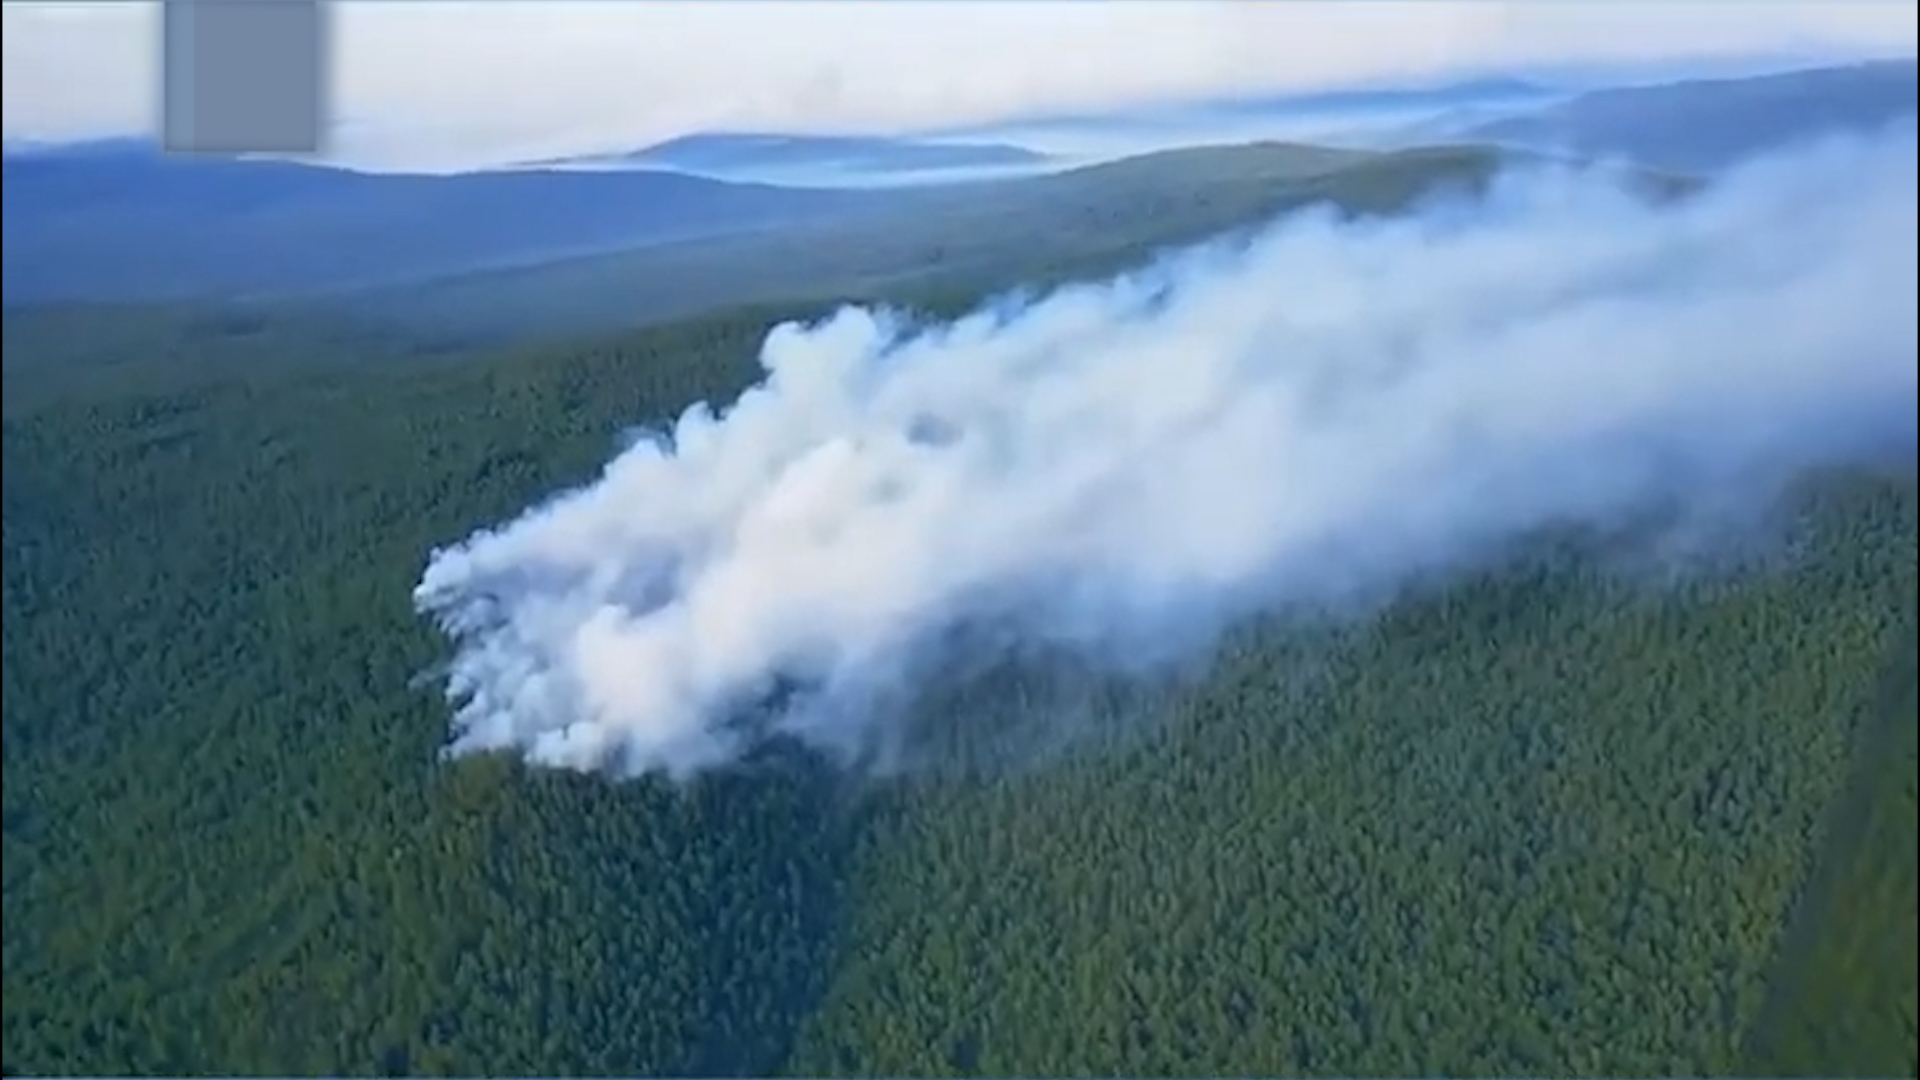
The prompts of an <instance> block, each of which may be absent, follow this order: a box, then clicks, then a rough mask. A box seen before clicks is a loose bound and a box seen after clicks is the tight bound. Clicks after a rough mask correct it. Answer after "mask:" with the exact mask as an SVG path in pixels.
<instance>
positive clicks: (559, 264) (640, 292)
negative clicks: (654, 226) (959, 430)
mask: <svg viewBox="0 0 1920 1080" xmlns="http://www.w3.org/2000/svg"><path fill="white" fill-rule="evenodd" d="M1505 160H1507V158H1505V157H1503V155H1501V154H1499V153H1496V152H1494V151H1490V150H1487V149H1484V148H1476V147H1438V148H1431V149H1421V150H1409V151H1402V152H1398V153H1390V154H1375V153H1370V152H1365V151H1353V150H1337V149H1329V148H1325V147H1313V146H1297V145H1290V144H1252V145H1247V146H1237V147H1202V148H1198V149H1192V150H1173V151H1165V152H1162V153H1157V154H1147V155H1142V156H1140V157H1136V158H1129V159H1126V160H1123V161H1118V162H1113V163H1110V164H1106V165H1094V166H1087V167H1084V168H1081V169H1076V170H1071V171H1068V172H1065V173H1058V174H1053V175H1048V176H1040V177H1031V178H1023V179H1014V180H1003V181H992V182H983V183H977V184H964V185H950V186H942V187H938V188H930V189H922V190H914V191H901V192H894V193H889V194H887V195H886V196H884V197H878V196H877V197H876V198H875V201H874V202H873V203H872V204H871V205H870V206H869V207H867V208H866V209H865V211H864V212H861V213H855V214H848V215H844V216H836V217H832V218H828V219H824V220H818V221H812V222H806V223H796V224H794V225H792V226H789V227H787V228H783V229H779V230H769V231H765V232H760V233H752V234H744V233H743V234H737V235H733V236H727V237H713V238H706V239H697V240H690V241H686V242H682V243H674V244H663V245H659V246H655V247H651V248H646V249H641V250H634V251H624V252H615V253H609V254H606V255H598V256H586V257H581V258H576V259H566V260H556V261H553V262H548V263H543V264H540V265H535V266H526V267H516V268H509V269H503V270H499V271H491V272H480V273H474V274H465V275H458V276H449V277H444V278H439V279H436V280H431V281H423V282H418V283H409V284H403V285H398V286H393V287H383V288H372V289H359V290H352V291H350V292H343V293H339V294H336V295H333V296H330V297H327V298H325V299H324V300H320V301H317V303H316V306H317V307H319V308H321V309H324V310H332V311H336V312H340V313H346V314H351V315H352V316H354V317H357V318H365V319H371V320H373V321H376V322H379V323H383V324H386V325H389V326H393V327H397V328H403V329H406V330H408V331H410V332H415V333H434V332H437V333H441V334H445V335H450V336H453V337H456V338H481V339H493V338H499V337H514V336H527V335H533V336H539V335H541V334H553V333H567V332H593V331H600V330H608V329H615V328H619V327H623V326H637V325H640V324H643V323H646V322H651V321H657V320H660V319H665V318H673V317H679V316H684V315H688V314H692V313H695V312H700V311H705V310H711V309H714V308H717V307H721V306H728V305H735V304H741V303H755V304H758V303H779V302H788V301H801V300H811V299H815V298H820V297H829V296H834V297H847V298H861V297H870V296H877V295H881V294H882V293H887V292H897V291H899V290H901V289H912V290H915V291H917V292H920V293H928V292H938V291H941V290H947V291H956V292H959V293H969V292H971V291H972V290H973V289H975V288H976V287H978V286H979V285H980V284H981V283H982V282H983V281H988V280H1006V279H1007V277H1008V270H1009V268H1010V267H1019V268H1020V269H1021V275H1020V276H1021V279H1022V280H1026V281H1029V282H1032V283H1036V284H1042V283H1045V282H1050V281H1060V280H1064V279H1067V278H1072V277H1080V276H1086V275H1090V274H1098V273H1106V272H1113V271H1117V270H1121V269H1125V268H1128V267H1131V266H1134V265H1138V264H1140V263H1142V262H1144V261H1145V260H1147V259H1149V258H1150V257H1151V255H1152V253H1153V252H1155V251H1157V250H1159V249H1160V248H1162V247H1165V246H1167V245H1172V244H1186V243H1194V242H1198V241H1201V240H1204V239H1207V238H1209V237H1215V236H1219V235H1221V234H1223V233H1227V232H1231V231H1233V230H1237V229H1244V228H1249V227H1253V226H1257V225H1260V224H1263V223H1265V222H1267V221H1269V220H1270V219H1272V218H1273V217H1274V216H1276V215H1279V214H1283V213H1286V212H1289V211H1293V210H1299V209H1302V208H1305V207H1308V206H1315V205H1325V206H1331V207H1337V208H1340V209H1342V210H1345V211H1348V212H1355V213H1364V212H1382V211H1389V210H1393V209H1396V208H1398V207H1402V206H1405V205H1407V204H1408V203H1409V202H1412V201H1414V200H1417V199H1420V198H1423V197H1427V196H1437V195H1439V194H1441V193H1444V192H1446V191H1449V190H1467V189H1471V188H1473V187H1475V186H1477V185H1479V184H1482V183H1484V182H1485V181H1486V180H1487V179H1488V178H1489V177H1491V176H1492V175H1493V174H1494V173H1495V171H1497V170H1498V168H1499V167H1500V166H1501V164H1502V162H1503V161H1505Z"/></svg>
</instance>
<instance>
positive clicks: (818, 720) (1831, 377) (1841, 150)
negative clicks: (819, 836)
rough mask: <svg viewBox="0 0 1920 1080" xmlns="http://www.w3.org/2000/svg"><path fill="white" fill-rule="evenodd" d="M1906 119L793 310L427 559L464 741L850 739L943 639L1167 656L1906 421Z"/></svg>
mask: <svg viewBox="0 0 1920 1080" xmlns="http://www.w3.org/2000/svg"><path fill="white" fill-rule="evenodd" d="M1915 151H1916V147H1915V142H1914V138H1913V135H1912V133H1911V130H1910V129H1903V130H1901V131H1899V132H1896V133H1894V134H1891V135H1888V136H1885V137H1881V138H1876V139H1872V140H1854V141H1845V142H1832V143H1826V144H1822V145H1820V146H1818V147H1813V148H1810V149H1807V150H1804V151H1802V152H1799V153H1795V154H1792V155H1790V156H1786V157H1779V158H1775V159H1773V160H1769V161H1764V162H1758V163H1755V164H1753V165H1752V166H1750V167H1747V168H1745V169H1743V170H1740V171H1738V172H1737V173H1734V174H1732V175H1729V176H1727V177H1726V178H1724V179H1722V180H1719V181H1716V182H1715V184H1714V185H1713V186H1712V187H1711V188H1710V189H1708V190H1706V191H1704V192H1701V193H1696V194H1695V195H1693V196H1690V197H1687V198H1684V199H1679V200H1674V199H1666V200H1658V199H1651V198H1649V197H1646V196H1645V195H1644V194H1643V193H1637V192H1636V191H1635V190H1633V189H1632V188H1631V187H1630V186H1629V185H1625V184H1623V183H1621V182H1620V178H1619V177H1618V176H1617V175H1614V174H1610V173H1607V172H1605V171H1597V170H1580V169H1566V168H1555V169H1530V170H1525V171H1522V172H1517V173H1514V174H1512V175H1509V176H1507V177H1506V178H1505V179H1503V180H1502V181H1501V182H1500V183H1499V184H1497V185H1495V187H1494V188H1493V190H1491V191H1490V192H1488V193H1485V194H1483V195H1482V196H1480V197H1478V198H1475V199H1472V200H1459V201H1453V202H1441V203H1435V204H1433V205H1431V206H1430V207H1428V208H1427V209H1425V210H1424V211H1422V212H1419V213H1415V214H1410V215H1405V216H1402V217H1399V218H1396V219H1390V220H1358V221H1356V220H1343V219H1340V218H1338V217H1336V216H1334V215H1332V214H1322V213H1316V212H1308V213H1304V214H1297V215H1294V216H1291V217H1288V218H1286V219H1284V220H1283V221H1281V222H1279V223H1278V224H1276V225H1275V226H1273V227H1272V228H1271V229H1269V230H1268V231H1266V232H1265V233H1264V234H1263V235H1261V236H1260V237H1258V238H1257V239H1256V240H1254V241H1253V242H1252V243H1250V244H1249V243H1241V244H1236V245H1233V246H1231V247H1228V246H1216V247H1211V248H1204V249H1200V250H1195V251H1191V252H1185V253H1182V254H1179V255H1178V256H1175V257H1172V258H1170V259H1168V260H1165V261H1163V262H1162V263H1160V264H1159V265H1157V266H1155V267H1154V268H1152V269H1151V270H1148V271H1144V272H1141V273H1138V274H1134V275H1131V276H1128V277H1125V278H1122V279H1120V280H1116V281H1112V282H1108V283H1104V284H1100V285H1093V286H1082V287H1072V288H1067V289H1064V290H1061V291H1058V292H1055V293H1053V294H1050V295H1047V296H1045V297H1042V298H1039V299H1036V300H1031V301H1026V302H1017V303H1016V302H1012V301H1007V302H1001V303H997V304H990V305H988V306H987V307H986V308H985V309H983V310H981V311H980V312H978V313H977V314H974V315H972V316H969V317H967V318H964V319H961V320H959V321H958V322H955V323H952V324H950V325H944V326H937V327H924V326H915V325H914V324H912V323H911V321H909V320H907V319H905V318H902V317H899V316H896V315H894V314H891V313H889V312H887V311H878V310H869V309H863V308H849V309H845V310H842V311H840V312H839V313H837V314H835V315H833V316H832V317H831V318H828V319H826V320H825V321H823V322H820V323H817V324H814V325H783V326H779V327H777V328H775V329H774V330H772V331H771V332H770V333H769V334H768V335H767V338H766V341H765V345H764V348H763V350H762V354H761V360H762V363H763V365H764V367H765V377H764V379H763V380H762V381H761V382H760V383H759V384H758V385H756V386H754V387H753V388H751V389H749V390H747V391H746V392H745V393H743V394H741V395H740V397H739V398H738V399H737V400H735V401H733V402H732V403H731V404H728V405H725V406H721V407H715V406H710V405H707V404H696V405H694V406H692V407H691V408H689V409H687V411H686V412H685V414H684V415H682V416H681V417H680V418H679V419H678V420H677V421H676V422H674V423H673V424H672V425H671V426H670V428H669V429H667V430H664V431H662V432H661V433H660V434H659V435H658V437H657V438H652V439H648V440H644V441H640V442H638V443H636V444H635V445H633V446H631V447H630V448H629V449H627V450H626V451H625V452H624V453H622V454H620V455H619V456H618V457H617V458H616V459H615V460H613V461H612V462H611V463H610V464H609V465H608V466H607V467H606V469H605V472H604V474H603V475H601V476H600V477H599V479H598V480H596V481H595V482H593V483H591V484H589V485H587V486H585V487H583V488H581V489H579V490H576V491H572V492H569V493H566V494H563V495H561V496H559V497H558V498H555V499H553V500H552V501H550V502H546V503H544V504H542V505H539V506H536V507H534V508H532V509H530V510H528V511H527V512H526V513H525V514H524V515H522V516H521V517H519V518H518V519H516V520H513V521H511V522H508V523H506V524H504V525H502V526H500V527H498V528H496V529H492V530H488V531H484V532H481V533H479V534H477V535H475V536H473V537H471V538H470V539H468V540H467V541H465V542H464V543H461V544H458V545H456V546H453V547H450V548H447V549H444V550H441V551H438V552H436V553H435V554H434V556H433V558H432V560H431V562H430V564H429V565H428V567H427V569H426V572H425V575H424V577H423V579H422V581H421V582H420V585H419V587H418V589H417V591H416V602H417V604H418V606H419V608H420V609H421V610H422V611H423V612H424V613H427V614H429V615H431V616H432V617H434V618H435V619H436V620H437V621H438V623H439V624H440V626H441V627H442V628H443V629H444V631H445V632H446V634H447V635H449V637H450V638H451V640H452V642H453V644H454V646H455V653H454V655H453V658H452V660H451V663H450V665H449V668H448V674H447V690H448V693H449V695H450V696H451V698H452V699H453V701H454V703H455V706H456V713H455V718H454V722H453V726H454V736H453V742H452V746H451V750H452V752H455V753H460V752H467V751H479V750H501V749H506V750H513V751H517V752H519V753H521V754H522V755H524V756H525V757H526V758H527V759H529V760H531V761H533V762H536V763H539V764H545V765H554V766H563V767H573V768H582V769H601V768H604V769H609V770H612V771H615V772H619V773H623V774H634V773H640V772H647V771H654V770H661V771H665V772H669V773H672V774H675V775H686V774H690V773H693V772H697V771H699V770H701V769H704V768H708V767H712V766H716V765H721V764H724V763H727V762H729V761H731V760H734V759H736V758H738V757H739V756H740V755H742V754H744V753H746V752H748V751H750V750H751V749H752V748H753V746H754V745H755V744H756V743H757V742H758V741H760V740H764V739H766V738H768V737H769V736H771V735H773V734H775V733H778V734H782V735H785V736H789V737H792V738H797V739H800V740H803V741H805V742H808V743H811V744H812V745H814V746H816V747H819V748H822V749H825V750H828V751H833V752H843V753H859V752H863V751H865V750H870V749H871V747H873V746H874V745H877V744H883V743H885V742H886V740H887V738H888V732H889V725H892V724H897V723H898V722H899V721H898V715H899V709H898V706H899V704H900V703H901V702H902V701H904V700H906V699H907V698H908V697H910V696H911V692H912V689H913V686H914V684H915V681H916V678H917V677H918V676H919V675H921V674H924V673H925V671H926V670H927V669H928V666H929V665H938V664H940V663H941V659H940V658H941V657H942V656H944V655H949V654H950V653H951V651H952V650H955V649H970V650H979V649H981V648H989V647H990V648H994V649H1009V650H1018V649H1034V650H1051V651H1053V652H1056V653H1059V654H1062V655H1071V656H1073V657H1076V658H1078V659H1079V660H1080V661H1083V662H1086V663H1089V664H1091V665H1093V666H1095V667H1096V668H1102V669H1104V670H1112V669H1113V666H1114V665H1122V666H1124V665H1127V664H1132V663H1154V662H1158V661H1161V660H1166V659H1175V658H1179V657H1180V656H1181V655H1182V654H1186V655H1191V653H1192V651H1193V650H1195V649H1199V648H1204V645H1205V642H1206V641H1207V640H1208V636H1209V635H1210V634H1212V633H1215V632H1218V631H1219V630H1221V629H1222V628H1223V627H1226V626H1227V625H1229V624H1230V623H1231V622H1232V621H1233V620H1235V619H1238V618H1241V617H1243V616H1246V615H1248V614H1250V613H1253V612H1255V611H1257V610H1262V609H1272V608H1275V607H1283V608H1284V607H1286V606H1288V605H1308V604H1311V605H1325V604H1329V603H1332V604H1339V603H1342V602H1345V601H1346V600H1347V599H1348V598H1353V597H1359V596H1364V595H1367V594H1369V593H1371V592H1376V591H1378V590H1380V589H1383V588H1391V587H1392V586H1393V585H1394V584H1395V583H1398V582H1404V581H1407V580H1409V579H1410V578H1411V577H1413V576H1415V575H1423V574H1427V573H1431V572H1434V571H1436V570H1440V571H1443V570H1446V569H1447V568H1449V567H1454V566H1458V565H1460V564H1462V563H1463V562H1466V561H1471V560H1474V559H1476V558H1478V557H1482V556H1485V555H1487V554H1488V553H1490V552H1492V551H1494V550H1495V549H1496V548H1498V547H1499V546H1500V545H1502V544H1503V543H1506V542H1510V541H1512V540H1513V539H1514V538H1516V537H1519V536H1522V535H1525V534H1527V533H1528V532H1529V531H1530V530H1537V529H1541V528H1545V527H1550V526H1555V525H1559V524H1564V523H1576V524H1578V523H1589V524H1599V525H1604V524H1607V523H1609V522H1613V521H1618V520H1622V519H1624V518H1626V517H1627V516H1630V515H1632V514H1634V513H1636V512H1638V511H1640V510H1642V509H1645V508H1647V507H1649V506H1652V505H1655V504H1658V503H1660V502H1662V501H1663V500H1664V501H1669V502H1675V501H1677V502H1678V503H1681V504H1685V503H1687V502H1689V501H1693V500H1705V499H1708V498H1712V499H1717V500H1720V501H1725V500H1726V499H1727V498H1728V497H1729V494H1730V493H1743V492H1752V493H1759V492H1761V491H1763V490H1764V489H1766V488H1768V487H1769V485H1773V486H1776V487H1777V485H1778V484H1779V483H1781V482H1783V481H1784V480H1785V479H1786V478H1787V477H1788V476H1790V475H1791V474H1792V473H1793V472H1794V471H1795V470H1797V469H1800V468H1802V467H1805V466H1809V465H1817V464H1821V463H1824V462H1828V461H1836V460H1840V459H1844V458H1845V457H1847V456H1848V455H1851V454H1856V453H1860V452H1863V451H1866V450H1870V449H1874V448H1876V447H1877V448H1881V449H1884V448H1885V446H1887V445H1888V442H1887V440H1889V439H1893V440H1899V441H1896V442H1895V443H1894V444H1893V445H1896V446H1899V447H1901V448H1903V452H1908V451H1910V448H1911V447H1912V445H1913V442H1912V440H1913V434H1914V428H1915V398H1916V329H1915V327H1916V303H1915V295H1916V291H1917V290H1916V270H1915V267H1916V262H1917V261H1920V259H1917V257H1916V166H1915ZM983 643H985V644H983Z"/></svg>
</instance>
